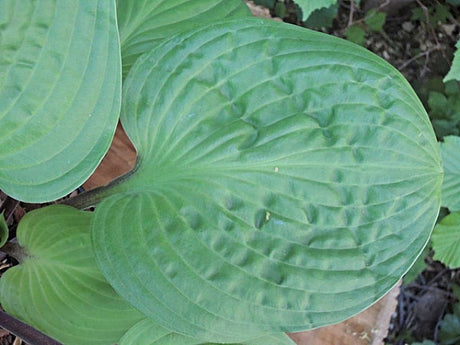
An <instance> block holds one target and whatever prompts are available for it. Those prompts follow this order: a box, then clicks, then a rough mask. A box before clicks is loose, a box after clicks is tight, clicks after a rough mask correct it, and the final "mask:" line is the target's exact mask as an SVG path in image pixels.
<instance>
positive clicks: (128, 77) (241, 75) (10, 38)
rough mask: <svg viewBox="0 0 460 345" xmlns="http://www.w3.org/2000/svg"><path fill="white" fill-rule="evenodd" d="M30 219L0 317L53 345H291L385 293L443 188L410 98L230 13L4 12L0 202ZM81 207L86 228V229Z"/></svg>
mask: <svg viewBox="0 0 460 345" xmlns="http://www.w3.org/2000/svg"><path fill="white" fill-rule="evenodd" d="M118 119H120V120H121V123H122V125H123V127H124V129H125V131H126V132H127V134H128V136H129V137H130V139H131V141H132V143H133V144H134V146H135V148H136V150H137V164H136V166H135V168H134V169H133V170H132V171H131V172H130V173H128V174H127V175H125V176H122V177H120V178H119V179H117V180H115V181H113V182H112V183H110V184H109V185H107V186H105V187H100V188H97V189H95V190H92V191H89V192H86V193H83V194H80V195H78V196H76V197H73V198H70V199H68V200H67V201H66V205H52V206H47V207H43V208H41V209H39V210H35V211H32V212H29V213H28V214H27V215H26V216H25V217H24V218H23V220H22V221H21V222H20V224H19V227H18V229H17V241H18V244H17V245H14V244H12V243H10V242H9V243H7V245H8V246H6V245H5V246H6V247H4V248H9V249H11V247H15V250H14V251H13V252H14V253H15V256H16V258H17V259H18V261H19V262H20V264H19V265H18V266H15V267H13V268H10V269H9V270H8V271H7V272H6V273H4V274H3V276H2V278H1V279H0V301H1V304H2V307H3V308H4V309H5V310H6V312H8V313H9V314H10V315H13V316H15V317H17V318H19V319H21V320H23V321H24V322H26V323H27V324H30V325H32V326H33V327H35V328H37V329H39V330H41V331H42V332H44V333H46V334H48V335H50V336H51V337H54V338H55V339H57V340H58V341H60V342H62V343H64V344H113V343H118V344H120V345H127V344H137V345H139V344H141V345H142V344H146V345H147V344H161V345H165V344H166V345H167V344H211V343H212V344H222V343H227V344H228V343H232V344H236V343H238V344H248V345H255V344H292V341H291V340H290V338H289V337H288V336H287V335H286V334H285V332H297V331H302V330H308V329H313V328H317V327H320V326H324V325H328V324H333V323H336V322H339V321H341V320H344V319H346V318H348V317H350V316H352V315H354V314H356V313H358V312H359V311H361V310H363V309H364V308H367V307H368V306H370V305H371V304H373V303H374V302H376V301H377V300H378V299H379V298H381V297H382V296H383V295H384V294H385V293H386V292H387V291H388V290H389V289H390V288H392V287H393V286H394V285H395V284H396V283H397V282H398V280H399V279H400V278H401V276H402V275H403V274H404V273H405V272H406V271H407V270H408V269H409V267H410V266H411V265H412V264H413V262H414V261H415V260H416V259H417V257H418V256H419V254H420V252H421V250H422V249H423V247H424V246H425V244H426V243H427V240H428V238H429V236H430V233H431V230H432V228H433V226H434V223H435V220H436V217H437V214H438V211H439V205H440V190H441V183H442V174H443V173H442V167H441V158H440V152H439V147H438V145H437V142H436V137H435V135H434V132H433V129H432V127H431V125H430V121H429V119H428V116H427V114H426V112H425V110H424V108H423V106H422V104H421V103H420V101H419V100H418V98H417V97H416V95H415V93H414V91H413V90H412V89H411V87H410V86H409V84H408V83H407V81H406V80H405V79H404V78H403V77H402V76H401V75H400V74H399V73H398V72H397V71H396V70H395V69H394V68H393V67H391V66H390V65H389V64H387V63H386V62H384V61H383V60H382V59H380V58H378V57H377V56H376V55H374V54H372V53H370V52H369V51H367V50H365V49H364V48H361V47H359V46H357V45H354V44H352V43H350V42H347V41H344V40H341V39H338V38H335V37H332V36H328V35H325V34H322V33H318V32H314V31H310V30H307V29H303V28H300V27H296V26H292V25H289V24H284V23H279V22H271V21H267V20H262V19H257V18H250V14H249V12H248V10H247V8H246V6H245V4H244V3H243V2H241V1H239V0H221V1H216V0H194V1H184V0H167V1H166V0H119V1H116V2H115V1H109V0H99V1H95V0H79V1H77V0H67V1H57V0H33V1H32V0H23V1H17V0H2V1H1V2H0V188H1V189H2V190H4V191H5V192H7V193H8V194H9V195H11V196H13V197H15V198H17V199H20V200H23V201H27V202H40V203H42V202H47V201H50V200H54V199H56V198H59V197H62V196H63V195H65V194H67V193H69V192H70V191H72V190H73V189H75V188H76V187H78V186H79V185H80V184H81V183H82V182H83V181H85V180H86V179H87V178H88V177H89V176H90V175H91V174H92V172H93V171H94V169H95V168H96V166H97V165H98V163H99V161H100V160H101V158H102V157H103V155H104V154H105V152H106V151H107V149H108V147H109V145H110V142H111V140H112V136H113V133H114V131H115V127H116V125H117V121H118ZM90 206H94V207H95V210H94V212H90V211H85V210H86V209H88V208H89V207H90Z"/></svg>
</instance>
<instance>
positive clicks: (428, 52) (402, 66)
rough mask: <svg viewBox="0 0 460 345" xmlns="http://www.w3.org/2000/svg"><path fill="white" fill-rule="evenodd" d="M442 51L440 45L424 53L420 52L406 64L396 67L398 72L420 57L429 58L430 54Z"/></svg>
mask: <svg viewBox="0 0 460 345" xmlns="http://www.w3.org/2000/svg"><path fill="white" fill-rule="evenodd" d="M440 49H442V47H441V45H436V46H434V47H432V48H430V49H428V50H427V51H424V52H421V53H419V54H417V55H415V56H413V57H411V58H410V59H409V60H407V61H406V62H404V63H403V64H402V65H401V66H399V67H398V70H400V71H401V70H403V69H404V68H406V67H407V66H409V65H410V64H411V63H412V62H414V61H415V60H418V59H420V58H421V57H424V56H425V57H427V58H428V57H429V56H430V54H431V53H432V52H434V51H436V50H440Z"/></svg>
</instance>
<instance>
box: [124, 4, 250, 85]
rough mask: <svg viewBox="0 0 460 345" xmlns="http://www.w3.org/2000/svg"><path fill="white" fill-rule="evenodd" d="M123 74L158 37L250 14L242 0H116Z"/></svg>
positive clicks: (159, 39)
mask: <svg viewBox="0 0 460 345" xmlns="http://www.w3.org/2000/svg"><path fill="white" fill-rule="evenodd" d="M117 7H118V8H117V13H118V26H119V30H120V40H121V55H122V61H123V75H124V76H126V75H127V74H128V71H129V69H130V68H131V66H132V65H133V64H134V62H136V60H137V58H138V57H139V56H140V55H142V54H143V53H146V52H148V51H150V50H151V49H152V48H153V47H154V46H155V45H156V44H158V42H159V41H161V40H162V39H164V38H169V37H171V36H172V35H173V34H176V33H179V32H182V31H186V30H189V29H191V28H193V27H196V26H199V25H203V24H207V23H210V22H212V21H219V20H223V19H231V18H243V17H249V16H250V15H251V12H250V11H249V8H248V6H246V4H245V3H244V2H243V1H242V0H199V1H190V0H117Z"/></svg>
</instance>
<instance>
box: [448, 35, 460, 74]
mask: <svg viewBox="0 0 460 345" xmlns="http://www.w3.org/2000/svg"><path fill="white" fill-rule="evenodd" d="M455 47H456V48H457V51H456V52H455V55H454V60H453V61H452V66H451V67H450V70H449V73H447V75H446V76H445V77H444V82H447V81H449V80H460V52H459V49H460V41H458V42H457V44H456V45H455Z"/></svg>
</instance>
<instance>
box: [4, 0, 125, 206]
mask: <svg viewBox="0 0 460 345" xmlns="http://www.w3.org/2000/svg"><path fill="white" fill-rule="evenodd" d="M119 50H120V47H119V40H118V31H117V27H116V13H115V1H114V0H98V1H95V0H68V1H57V0H24V1H16V0H2V1H0V52H1V53H0V104H1V107H0V188H1V189H3V190H4V191H5V192H6V193H8V194H10V195H11V196H13V197H15V198H17V199H21V200H26V201H29V202H43V201H48V200H52V199H56V198H58V197H61V196H63V195H65V194H67V193H68V192H70V191H72V190H73V189H75V188H76V187H77V186H79V185H80V184H81V183H82V182H83V181H85V180H86V179H87V178H88V177H89V176H90V174H91V173H92V172H93V170H94V169H95V168H96V166H97V165H98V163H99V162H100V160H101V159H102V157H103V155H104V154H105V152H106V151H107V149H108V147H109V145H110V143H111V140H112V137H113V133H114V131H115V127H116V124H117V119H118V115H119V110H120V98H121V97H120V96H121V87H120V85H121V62H120V51H119Z"/></svg>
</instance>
